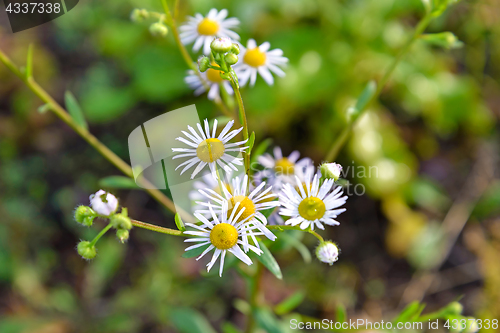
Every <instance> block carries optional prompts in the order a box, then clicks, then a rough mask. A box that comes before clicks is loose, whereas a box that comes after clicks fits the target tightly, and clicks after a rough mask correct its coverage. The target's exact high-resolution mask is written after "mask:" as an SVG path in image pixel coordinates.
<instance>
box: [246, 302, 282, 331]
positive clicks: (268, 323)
mask: <svg viewBox="0 0 500 333" xmlns="http://www.w3.org/2000/svg"><path fill="white" fill-rule="evenodd" d="M253 314H254V317H255V320H256V321H257V324H258V325H259V327H260V328H262V329H264V331H265V332H267V333H283V329H282V327H281V323H280V322H279V321H278V318H276V317H275V316H274V315H273V313H272V312H271V311H269V310H268V309H266V308H256V309H255V310H254V311H253Z"/></svg>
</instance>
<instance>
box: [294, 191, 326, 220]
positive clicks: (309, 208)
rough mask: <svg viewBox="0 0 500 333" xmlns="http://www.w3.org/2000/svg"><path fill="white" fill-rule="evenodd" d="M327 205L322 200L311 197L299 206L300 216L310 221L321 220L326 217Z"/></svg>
mask: <svg viewBox="0 0 500 333" xmlns="http://www.w3.org/2000/svg"><path fill="white" fill-rule="evenodd" d="M325 211H326V208H325V203H324V202H323V200H321V199H320V198H316V197H309V198H305V199H304V200H302V202H301V203H300V204H299V214H300V216H302V217H303V218H305V219H306V220H308V221H314V220H317V219H320V218H322V217H323V215H325Z"/></svg>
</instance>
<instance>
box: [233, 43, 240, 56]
mask: <svg viewBox="0 0 500 333" xmlns="http://www.w3.org/2000/svg"><path fill="white" fill-rule="evenodd" d="M231 53H234V54H236V55H238V54H240V46H239V45H238V44H236V43H233V45H232V46H231Z"/></svg>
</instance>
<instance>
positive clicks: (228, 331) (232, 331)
mask: <svg viewBox="0 0 500 333" xmlns="http://www.w3.org/2000/svg"><path fill="white" fill-rule="evenodd" d="M222 333H242V332H241V331H240V330H239V329H238V328H236V326H234V325H233V324H231V323H230V322H225V323H224V324H223V325H222Z"/></svg>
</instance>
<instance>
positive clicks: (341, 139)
mask: <svg viewBox="0 0 500 333" xmlns="http://www.w3.org/2000/svg"><path fill="white" fill-rule="evenodd" d="M432 18H433V16H432V15H431V14H427V15H426V16H424V18H423V19H422V20H421V21H420V22H419V23H418V25H417V27H416V28H415V32H414V33H413V35H412V37H411V38H410V40H408V42H407V43H406V44H405V46H404V47H403V48H402V49H401V51H400V52H399V53H398V55H397V56H396V58H394V60H393V61H392V63H391V65H390V66H389V68H388V69H387V70H386V72H385V74H384V76H382V78H381V79H380V81H379V83H378V84H377V90H376V91H375V93H374V94H373V96H372V97H371V98H370V100H369V101H368V103H366V104H365V107H364V108H363V109H361V110H357V114H356V116H354V117H352V118H351V119H350V120H349V123H348V124H347V127H346V128H344V129H343V130H342V132H341V134H340V135H339V136H337V139H336V140H335V141H334V142H333V144H332V146H331V148H330V150H329V151H328V154H327V155H326V161H329V162H333V161H334V160H335V158H336V157H337V156H338V154H339V152H340V150H341V149H342V147H344V145H345V143H346V142H347V139H348V138H349V135H350V134H351V132H352V129H353V128H354V125H355V124H356V121H357V119H359V118H360V116H361V115H362V114H363V112H364V111H365V110H366V109H367V108H368V106H370V104H372V103H373V102H374V101H376V100H377V99H378V98H379V96H380V94H381V93H382V90H383V89H384V87H385V84H386V83H387V81H388V80H389V78H390V77H391V75H392V73H393V72H394V70H395V69H396V67H397V66H398V64H399V63H400V62H401V60H402V59H403V57H404V56H405V55H406V54H407V53H408V51H409V50H410V48H411V47H412V45H413V43H414V42H415V41H416V40H417V39H418V38H419V37H420V35H421V34H422V33H423V32H424V30H425V29H426V28H427V26H428V25H429V23H430V22H431V20H432Z"/></svg>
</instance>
